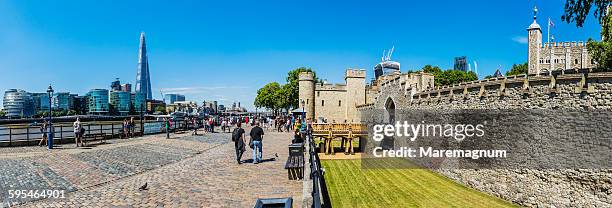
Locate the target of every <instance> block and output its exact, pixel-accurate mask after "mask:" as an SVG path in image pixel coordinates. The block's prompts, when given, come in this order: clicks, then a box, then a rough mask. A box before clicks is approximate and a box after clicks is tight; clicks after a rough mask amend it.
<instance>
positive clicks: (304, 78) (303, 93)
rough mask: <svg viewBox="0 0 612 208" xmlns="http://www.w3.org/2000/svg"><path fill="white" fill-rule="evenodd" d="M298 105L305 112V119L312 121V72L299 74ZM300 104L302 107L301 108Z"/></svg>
mask: <svg viewBox="0 0 612 208" xmlns="http://www.w3.org/2000/svg"><path fill="white" fill-rule="evenodd" d="M299 91H300V93H299V98H300V100H299V105H300V107H304V111H306V119H309V118H310V119H312V120H314V111H315V109H314V106H315V105H314V104H315V80H314V74H313V73H312V72H300V75H299ZM302 103H304V104H303V106H302Z"/></svg>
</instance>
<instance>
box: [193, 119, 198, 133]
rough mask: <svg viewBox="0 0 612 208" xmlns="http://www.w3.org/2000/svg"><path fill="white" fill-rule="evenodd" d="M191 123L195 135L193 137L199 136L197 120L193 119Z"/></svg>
mask: <svg viewBox="0 0 612 208" xmlns="http://www.w3.org/2000/svg"><path fill="white" fill-rule="evenodd" d="M191 123H192V124H193V133H191V135H192V136H193V135H196V136H197V135H198V124H197V122H196V118H193V119H191Z"/></svg>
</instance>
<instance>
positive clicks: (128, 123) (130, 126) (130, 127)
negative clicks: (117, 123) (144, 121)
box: [75, 117, 136, 139]
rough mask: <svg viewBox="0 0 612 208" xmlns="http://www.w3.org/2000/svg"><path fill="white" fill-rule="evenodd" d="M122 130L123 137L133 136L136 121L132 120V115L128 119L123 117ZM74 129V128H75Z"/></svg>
mask: <svg viewBox="0 0 612 208" xmlns="http://www.w3.org/2000/svg"><path fill="white" fill-rule="evenodd" d="M77 120H78V118H77ZM122 126H123V128H122V130H123V138H126V139H127V138H133V137H134V132H135V131H136V123H135V122H134V117H131V118H130V120H128V119H127V118H126V119H123V123H122ZM75 131H76V130H75Z"/></svg>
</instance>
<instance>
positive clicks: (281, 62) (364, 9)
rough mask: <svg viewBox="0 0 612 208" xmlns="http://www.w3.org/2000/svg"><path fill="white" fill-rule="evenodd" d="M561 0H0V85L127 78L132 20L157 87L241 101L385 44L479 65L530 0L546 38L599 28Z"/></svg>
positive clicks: (80, 87)
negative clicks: (567, 12)
mask: <svg viewBox="0 0 612 208" xmlns="http://www.w3.org/2000/svg"><path fill="white" fill-rule="evenodd" d="M564 2H565V1H564V0H548V1H541V0H540V1H533V0H530V1H527V0H516V1H480V0H475V1H385V0H376V1H355V0H353V1H125V2H122V1H110V0H109V1H86V0H78V1H50V0H2V1H0V72H1V73H0V91H4V90H6V89H9V88H19V89H24V90H27V91H30V92H41V91H44V90H45V89H46V87H47V86H48V85H49V83H52V84H53V87H54V89H56V91H70V92H73V93H79V94H84V93H86V92H87V91H88V90H89V89H93V88H107V89H108V88H109V86H110V82H111V81H113V80H114V79H115V78H120V80H121V81H122V82H129V83H132V84H133V83H134V81H135V78H136V64H137V56H138V54H137V53H138V41H139V34H140V32H141V31H144V32H145V33H146V36H147V46H148V52H149V64H150V71H151V82H152V88H153V91H154V97H156V98H161V96H160V93H159V90H160V89H165V90H166V91H176V92H181V93H184V94H186V96H187V99H188V100H194V101H198V102H201V101H202V100H219V101H220V103H222V104H227V105H230V104H231V103H232V101H241V102H242V104H243V106H246V107H252V103H253V99H254V97H255V95H256V92H257V89H258V88H260V87H261V86H263V85H264V84H266V83H268V82H270V81H277V82H281V83H282V82H284V78H285V76H286V72H287V71H288V70H290V69H293V68H297V67H300V66H307V67H311V68H313V69H315V70H316V71H317V73H318V75H319V77H321V78H324V79H327V80H328V81H330V82H342V81H343V73H344V70H345V69H347V68H361V69H366V70H367V73H368V79H369V78H371V77H372V75H373V71H372V68H373V66H374V65H375V64H376V63H377V62H378V61H379V60H380V57H381V54H382V52H383V50H385V49H389V48H391V47H392V46H395V52H394V54H393V57H392V58H393V59H394V60H396V61H399V62H401V64H402V70H403V71H407V70H409V69H420V68H421V67H422V66H423V65H425V64H432V65H438V66H441V67H442V68H445V69H447V68H452V64H453V58H454V57H455V56H462V55H465V56H467V57H468V59H469V61H470V62H472V61H477V62H478V66H479V71H478V72H479V75H480V77H483V76H485V75H488V74H492V73H493V72H494V71H495V69H496V68H498V67H499V66H501V67H502V68H503V70H507V69H508V68H509V67H510V66H511V65H512V64H513V63H522V62H525V61H526V59H527V45H526V44H525V42H524V40H525V39H526V35H527V32H526V28H527V26H529V24H531V22H532V8H533V6H534V4H537V5H538V8H539V11H540V12H539V14H538V17H539V18H538V19H539V21H538V22H539V23H540V25H541V26H542V27H543V28H544V31H543V32H544V40H546V29H545V28H546V18H548V17H551V18H552V20H553V21H554V22H555V24H556V28H554V29H553V30H552V33H553V34H554V36H555V38H556V40H557V41H573V40H576V41H578V40H587V39H588V38H589V37H592V38H594V39H599V30H600V29H599V25H598V24H597V22H596V21H595V20H594V18H593V17H592V16H590V17H589V20H588V22H587V23H586V24H585V26H584V27H583V28H576V26H575V25H572V24H566V23H563V22H561V20H560V17H561V15H562V13H563V6H564ZM0 99H1V98H0Z"/></svg>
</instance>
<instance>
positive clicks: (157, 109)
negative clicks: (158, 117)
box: [155, 105, 166, 113]
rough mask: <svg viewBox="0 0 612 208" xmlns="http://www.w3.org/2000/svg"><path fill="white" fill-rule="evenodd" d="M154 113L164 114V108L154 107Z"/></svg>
mask: <svg viewBox="0 0 612 208" xmlns="http://www.w3.org/2000/svg"><path fill="white" fill-rule="evenodd" d="M155 112H159V113H164V112H166V107H165V106H161V105H160V106H157V107H155Z"/></svg>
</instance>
